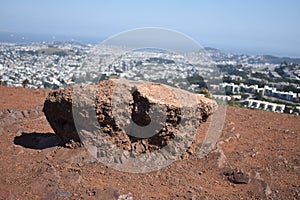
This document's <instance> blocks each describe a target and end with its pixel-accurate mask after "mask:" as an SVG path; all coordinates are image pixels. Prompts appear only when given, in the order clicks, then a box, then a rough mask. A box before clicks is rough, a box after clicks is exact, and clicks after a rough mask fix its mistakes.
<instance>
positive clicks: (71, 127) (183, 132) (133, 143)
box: [43, 79, 215, 153]
mask: <svg viewBox="0 0 300 200" xmlns="http://www.w3.org/2000/svg"><path fill="white" fill-rule="evenodd" d="M72 95H73V96H72ZM72 97H73V99H72ZM72 103H73V104H72ZM214 106H215V103H214V102H213V101H211V100H209V99H206V98H204V97H201V96H198V95H196V94H192V93H189V92H186V91H183V90H179V89H176V88H172V87H169V86H166V85H163V84H157V83H151V82H137V81H128V80H119V79H110V80H105V81H102V82H100V83H99V84H98V85H90V86H85V87H84V88H82V87H77V88H75V87H68V88H65V89H62V90H58V91H53V92H51V93H49V95H48V97H47V99H46V101H45V103H44V108H43V111H44V113H45V115H46V118H47V120H48V121H49V123H50V125H51V127H52V128H53V130H54V131H55V133H56V134H57V135H58V136H59V137H60V138H61V140H62V141H63V142H64V143H65V144H66V145H67V146H68V145H69V146H71V147H76V146H79V145H81V140H80V137H79V135H78V129H80V130H79V131H81V135H82V134H83V135H84V137H85V136H86V138H89V140H92V138H93V137H94V136H95V135H97V134H96V133H94V132H93V131H98V130H97V128H96V126H98V127H100V129H101V131H102V133H103V136H104V137H105V138H106V139H108V140H109V141H111V142H113V143H114V144H116V145H117V146H118V147H121V148H122V149H124V150H129V151H132V152H135V153H145V152H151V151H155V150H157V149H160V148H162V147H164V146H165V145H167V144H168V142H169V141H170V140H172V139H173V138H175V137H179V140H180V139H181V140H187V141H188V142H191V141H192V140H193V136H194V135H193V133H194V132H195V131H196V130H197V128H198V126H199V123H200V122H202V121H205V120H206V118H207V117H208V116H209V115H210V114H211V113H212V111H213V108H214ZM72 112H73V113H75V112H76V114H75V115H73V114H72ZM77 113H78V114H77ZM93 115H94V116H95V117H93ZM151 115H152V116H151ZM74 117H75V119H74ZM95 119H96V121H97V123H98V124H95V123H94V121H95ZM74 120H75V122H76V123H74ZM99 125H100V126H99ZM148 125H149V126H148ZM147 127H148V128H149V129H147ZM76 128H77V129H76ZM90 142H93V141H90Z"/></svg>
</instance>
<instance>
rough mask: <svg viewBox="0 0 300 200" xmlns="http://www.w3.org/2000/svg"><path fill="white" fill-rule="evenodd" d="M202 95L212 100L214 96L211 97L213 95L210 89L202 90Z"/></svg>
mask: <svg viewBox="0 0 300 200" xmlns="http://www.w3.org/2000/svg"><path fill="white" fill-rule="evenodd" d="M200 93H201V94H204V96H205V97H206V98H210V99H211V98H212V95H211V93H210V92H209V91H208V89H207V88H204V87H202V88H200Z"/></svg>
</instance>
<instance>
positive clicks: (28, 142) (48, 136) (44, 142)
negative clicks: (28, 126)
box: [14, 132, 62, 149]
mask: <svg viewBox="0 0 300 200" xmlns="http://www.w3.org/2000/svg"><path fill="white" fill-rule="evenodd" d="M14 144H16V145H20V146H23V147H25V148H30V149H46V148H50V147H55V146H62V142H61V140H60V139H59V138H58V137H57V136H56V135H55V134H53V133H37V132H33V133H24V132H23V133H22V135H21V136H16V137H15V138H14Z"/></svg>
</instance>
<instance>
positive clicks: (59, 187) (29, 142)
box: [0, 86, 300, 199]
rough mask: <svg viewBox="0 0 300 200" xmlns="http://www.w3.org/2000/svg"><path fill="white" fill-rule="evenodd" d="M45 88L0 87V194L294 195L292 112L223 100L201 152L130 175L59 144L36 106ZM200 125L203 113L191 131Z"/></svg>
mask: <svg viewBox="0 0 300 200" xmlns="http://www.w3.org/2000/svg"><path fill="white" fill-rule="evenodd" d="M48 92H49V90H45V89H24V88H16V87H3V86H1V87H0V97H1V98H0V110H1V111H0V154H1V161H2V162H0V170H1V172H2V176H1V177H0V182H1V186H0V199H9V198H12V199H118V198H119V199H132V198H133V199H242V198H243V199H298V198H300V184H299V179H300V174H299V167H300V149H299V139H300V138H299V137H300V123H299V121H300V116H295V115H288V114H279V113H273V112H268V111H263V110H250V109H245V108H237V107H228V109H227V113H226V122H225V126H224V128H223V131H222V135H221V138H220V140H219V143H218V145H217V148H216V149H215V150H214V151H213V152H211V153H210V154H209V155H208V156H207V157H205V158H203V159H200V158H199V157H198V156H197V155H195V154H193V155H191V156H189V157H188V158H186V159H182V160H178V161H176V162H174V163H173V164H171V165H169V166H168V167H166V168H163V169H162V170H159V171H155V172H151V173H145V174H132V173H125V172H120V171H116V170H113V169H111V168H108V167H106V166H105V165H103V164H102V163H99V162H97V161H96V160H95V159H94V158H93V157H92V156H90V154H89V153H88V152H87V151H86V150H85V148H83V147H81V148H77V149H69V148H66V147H62V145H61V143H60V142H59V140H58V138H57V137H56V135H55V134H54V132H53V130H52V129H51V127H50V125H49V124H48V122H47V120H46V118H45V116H44V114H43V112H42V108H43V103H44V101H45V99H46V97H47V95H48ZM208 126H209V119H208V120H207V122H206V123H204V124H201V125H200V128H199V130H198V133H197V134H199V135H204V134H205V131H206V130H207V129H208ZM200 143H201V137H196V144H199V145H200ZM241 171H242V172H241ZM237 182H239V183H244V184H236V183H237Z"/></svg>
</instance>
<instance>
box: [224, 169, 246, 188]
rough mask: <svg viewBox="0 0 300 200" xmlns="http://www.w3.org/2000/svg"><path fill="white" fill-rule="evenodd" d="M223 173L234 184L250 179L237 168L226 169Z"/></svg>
mask: <svg viewBox="0 0 300 200" xmlns="http://www.w3.org/2000/svg"><path fill="white" fill-rule="evenodd" d="M223 174H224V175H225V176H227V178H228V180H229V181H230V182H232V183H235V184H247V183H249V180H250V179H249V175H248V174H247V173H245V172H243V170H242V169H238V168H236V169H229V170H226V171H225V172H224V173H223Z"/></svg>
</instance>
